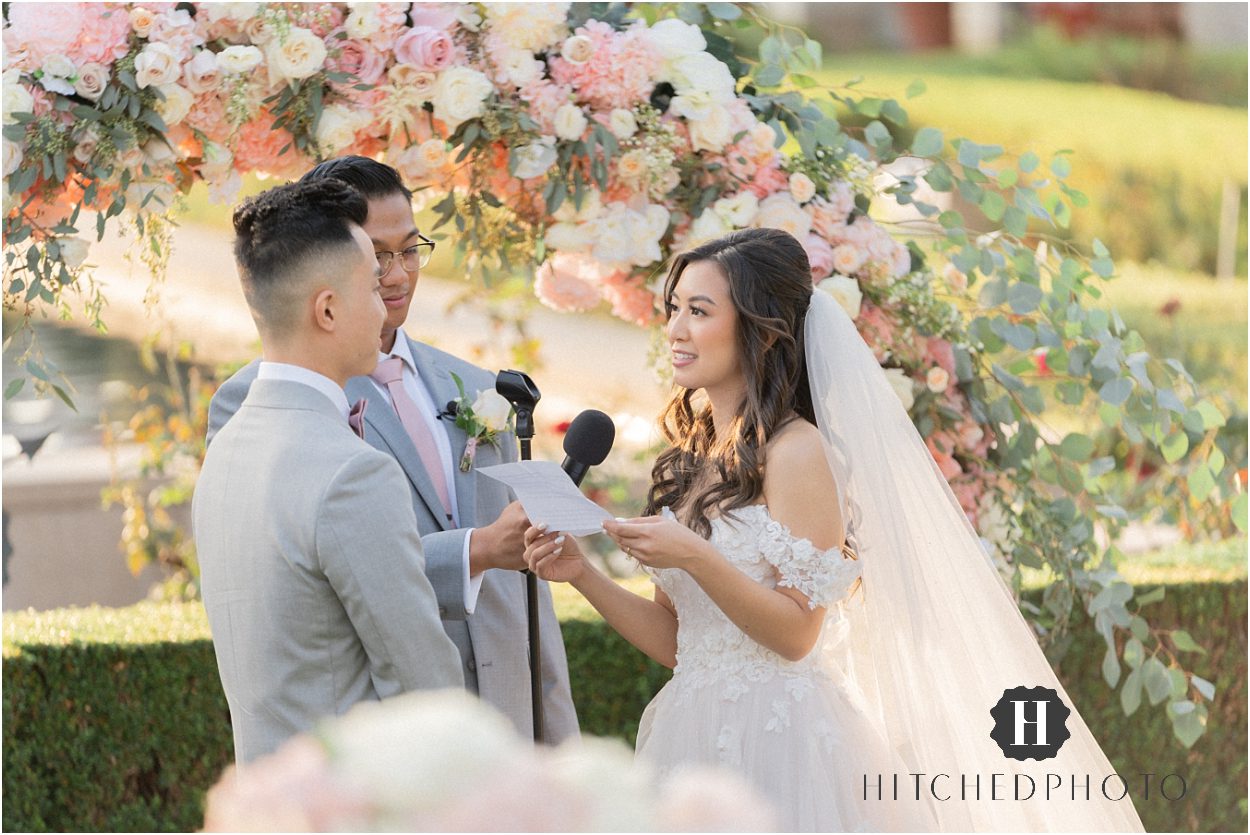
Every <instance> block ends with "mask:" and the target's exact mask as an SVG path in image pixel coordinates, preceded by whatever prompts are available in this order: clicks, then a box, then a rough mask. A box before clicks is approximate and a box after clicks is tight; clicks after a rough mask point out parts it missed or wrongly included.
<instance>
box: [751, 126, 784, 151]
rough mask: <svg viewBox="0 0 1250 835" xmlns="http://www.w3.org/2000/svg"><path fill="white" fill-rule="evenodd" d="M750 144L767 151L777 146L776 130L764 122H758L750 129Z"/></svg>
mask: <svg viewBox="0 0 1250 835" xmlns="http://www.w3.org/2000/svg"><path fill="white" fill-rule="evenodd" d="M749 135H750V137H751V144H752V145H754V146H755V147H756V148H758V149H759V150H760V152H761V153H762V152H764V151H767V150H768V149H769V148H776V147H777V132H776V131H775V130H773V129H772V128H771V127H769V126H768V125H767V124H765V123H764V122H759V123H757V124H756V125H755V127H753V128H751V131H750V134H749Z"/></svg>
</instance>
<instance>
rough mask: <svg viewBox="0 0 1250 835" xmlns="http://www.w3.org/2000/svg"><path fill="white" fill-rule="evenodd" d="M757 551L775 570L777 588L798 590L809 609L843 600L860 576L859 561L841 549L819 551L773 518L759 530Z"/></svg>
mask: <svg viewBox="0 0 1250 835" xmlns="http://www.w3.org/2000/svg"><path fill="white" fill-rule="evenodd" d="M760 552H761V553H762V554H763V556H764V559H765V560H767V561H768V562H769V564H771V565H772V566H773V567H774V568H776V569H777V573H778V575H779V576H780V579H779V580H778V581H777V585H778V586H779V587H780V586H785V587H786V588H792V589H795V590H796V591H801V592H802V593H803V594H805V595H806V596H807V598H808V604H807V605H808V606H809V607H811V608H812V609H815V608H817V607H818V606H825V607H827V606H831V605H833V604H834V603H837V602H839V601H840V600H843V599H845V598H846V596H847V595H848V594H849V593H850V591H851V588H852V587H853V586H854V585H855V581H856V580H857V579H858V578H859V577H860V574H861V567H860V564H859V562H858V561H857V560H852V559H848V558H846V557H844V556H843V555H842V549H841V548H830V549H829V550H828V551H822V550H820V549H819V548H817V547H816V546H815V545H813V544H812V543H811V542H810V541H809V540H807V539H800V538H798V537H795V536H794V535H793V534H791V533H790V530H789V529H788V528H787V527H786V526H785V525H783V524H782V523H780V522H778V521H776V520H774V519H770V520H769V521H768V522H767V524H765V525H764V527H763V528H762V529H761V530H760Z"/></svg>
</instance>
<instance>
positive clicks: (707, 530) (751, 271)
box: [646, 229, 816, 537]
mask: <svg viewBox="0 0 1250 835" xmlns="http://www.w3.org/2000/svg"><path fill="white" fill-rule="evenodd" d="M701 261H708V262H711V263H713V264H715V265H716V266H717V267H719V268H720V271H721V274H722V275H724V276H725V278H726V279H727V280H728V282H729V295H730V298H731V299H732V300H733V305H734V310H735V311H736V313H737V314H738V319H737V323H736V328H735V330H736V341H737V345H738V355H739V360H740V365H741V367H742V373H743V376H744V377H745V382H746V394H745V396H744V398H743V401H742V404H741V405H740V407H739V409H738V413H737V415H735V417H734V419H733V421H732V422H731V423H730V431H729V434H728V437H726V438H723V439H721V440H720V441H719V442H718V441H717V439H716V429H715V427H714V425H713V423H712V410H711V407H710V406H709V405H704V406H703V407H702V408H700V409H699V410H698V411H697V412H696V410H695V407H694V405H693V403H692V399H693V397H694V392H693V391H692V390H690V389H682V388H679V389H678V390H677V391H675V392H674V393H673V396H672V398H671V399H670V400H669V402H668V405H667V406H666V407H665V409H664V413H663V414H662V416H661V418H660V428H661V430H662V432H663V433H664V438H665V440H666V441H668V443H669V448H668V449H666V450H665V451H664V452H662V453H661V454H660V456H659V458H657V459H656V462H655V467H654V469H652V471H651V490H650V492H649V494H648V496H647V510H646V513H647V515H653V514H656V513H659V512H660V509H661V508H664V507H677V506H680V507H681V508H682V509H683V512H682V515H683V516H684V517H685V518H686V520H687V522H688V524H690V526H691V527H692V528H693V529H694V530H695V531H697V532H699V533H700V534H701V535H702V536H704V537H708V536H710V535H711V532H712V526H711V523H710V522H709V521H708V511H709V510H711V509H712V508H716V509H717V511H718V513H726V512H731V511H733V510H735V509H737V508H741V507H745V506H747V505H749V504H757V503H758V501H759V498H760V496H761V495H763V492H764V464H765V461H764V453H765V448H766V447H767V445H768V442H769V440H771V439H772V438H773V436H774V435H775V434H776V433H777V432H778V431H779V430H780V429H781V428H782V427H783V426H785V425H786V424H788V423H789V422H790V421H792V420H795V419H796V417H795V416H796V415H797V417H798V418H802V419H804V420H806V421H808V422H809V423H811V424H813V425H815V423H816V414H815V411H814V410H813V408H812V395H811V390H810V388H809V386H808V381H807V361H806V359H805V354H804V344H803V324H804V322H805V320H806V319H807V310H808V307H809V306H810V305H811V302H812V272H811V266H810V265H809V263H808V260H807V252H806V251H805V250H804V249H803V245H802V244H800V243H799V242H798V241H797V240H795V238H794V237H793V236H792V235H790V234H788V233H786V232H783V231H781V230H779V229H742V230H740V231H737V232H731V233H730V234H728V235H726V236H724V237H722V238H717V239H716V240H714V241H709V242H708V243H705V244H703V245H702V246H699V247H696V248H695V249H692V250H690V251H689V252H685V253H682V254H681V255H678V256H677V258H676V259H675V260H674V261H673V265H672V267H671V268H670V269H669V273H668V278H667V280H666V281H665V284H664V301H665V308H666V309H668V310H671V309H672V308H671V302H672V298H673V291H674V290H675V289H676V287H677V282H678V281H679V280H680V279H681V276H682V273H683V272H685V270H686V268H687V267H688V266H690V265H691V264H694V263H698V262H701ZM708 463H711V464H712V465H714V466H715V467H716V469H717V471H718V474H719V477H720V481H719V483H716V484H712V485H709V486H706V487H702V488H697V487H696V481H697V479H698V476H699V473H700V472H701V471H702V470H703V468H704V466H705V465H706V464H708Z"/></svg>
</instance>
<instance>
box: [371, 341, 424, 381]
mask: <svg viewBox="0 0 1250 835" xmlns="http://www.w3.org/2000/svg"><path fill="white" fill-rule="evenodd" d="M389 357H399V358H400V359H401V360H403V361H404V365H406V366H408V370H409V371H411V372H412V375H413V376H414V377H420V376H421V375H420V374H418V373H417V361H416V360H414V359H413V358H412V346H410V345H409V344H408V338H407V337H406V336H404V332H403V331H402V330H397V331H395V344H394V345H393V346H392V347H391V352H390V353H389V354H388V353H384V352H382V351H379V352H378V362H381V361H382V360H384V359H387V358H389Z"/></svg>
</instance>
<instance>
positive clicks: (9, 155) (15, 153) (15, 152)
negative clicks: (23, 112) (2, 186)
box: [4, 111, 22, 186]
mask: <svg viewBox="0 0 1250 835" xmlns="http://www.w3.org/2000/svg"><path fill="white" fill-rule="evenodd" d="M6 112H7V111H6ZM21 164H22V146H21V143H18V142H13V141H12V140H9V139H6V140H4V176H5V177H8V176H9V175H10V174H12V173H13V172H14V171H16V170H17V169H18V168H19V167H20V166H21ZM6 186H7V183H6Z"/></svg>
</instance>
